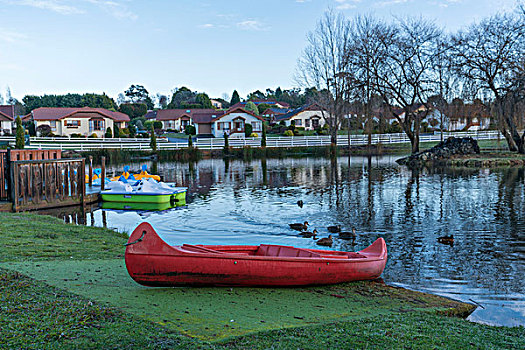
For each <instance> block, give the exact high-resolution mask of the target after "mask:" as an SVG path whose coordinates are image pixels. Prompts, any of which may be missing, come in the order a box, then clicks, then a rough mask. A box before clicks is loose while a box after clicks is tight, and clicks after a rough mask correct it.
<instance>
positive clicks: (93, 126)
mask: <svg viewBox="0 0 525 350" xmlns="http://www.w3.org/2000/svg"><path fill="white" fill-rule="evenodd" d="M104 130H105V127H104V120H103V119H91V120H90V121H89V132H93V131H104Z"/></svg>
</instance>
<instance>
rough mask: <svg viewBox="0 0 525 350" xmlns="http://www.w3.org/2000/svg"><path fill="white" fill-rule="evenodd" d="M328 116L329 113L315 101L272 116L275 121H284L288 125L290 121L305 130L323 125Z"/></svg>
mask: <svg viewBox="0 0 525 350" xmlns="http://www.w3.org/2000/svg"><path fill="white" fill-rule="evenodd" d="M327 118H329V113H328V112H327V111H325V110H323V108H322V107H321V106H319V105H318V104H316V103H311V104H307V105H304V106H302V107H299V108H296V109H294V110H292V111H290V112H288V113H285V114H280V115H276V116H275V117H274V122H275V123H280V122H284V124H285V125H286V126H290V125H291V124H292V122H293V123H294V124H295V126H297V127H303V128H304V129H305V130H315V129H317V128H319V127H323V126H324V125H325V123H326V119H327Z"/></svg>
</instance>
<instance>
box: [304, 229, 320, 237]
mask: <svg viewBox="0 0 525 350" xmlns="http://www.w3.org/2000/svg"><path fill="white" fill-rule="evenodd" d="M301 236H303V237H305V238H310V237H312V238H313V239H316V237H317V230H316V229H314V230H313V231H312V232H308V231H303V232H301Z"/></svg>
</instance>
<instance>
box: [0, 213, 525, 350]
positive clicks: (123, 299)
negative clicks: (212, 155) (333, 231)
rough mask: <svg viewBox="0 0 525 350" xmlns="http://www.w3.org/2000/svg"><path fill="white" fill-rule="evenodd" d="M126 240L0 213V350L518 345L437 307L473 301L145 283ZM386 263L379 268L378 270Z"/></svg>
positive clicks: (353, 290) (517, 331) (504, 331)
mask: <svg viewBox="0 0 525 350" xmlns="http://www.w3.org/2000/svg"><path fill="white" fill-rule="evenodd" d="M125 241H126V238H125V237H123V236H122V235H120V234H117V233H115V232H113V231H110V230H106V229H101V228H92V227H83V226H73V225H67V224H63V223H61V222H60V221H59V220H57V219H54V218H51V217H48V216H37V215H34V214H7V213H0V245H1V246H2V247H3V249H2V250H0V300H1V305H2V307H1V308H0V327H1V329H2V337H0V348H10V349H11V348H12V349H17V348H38V349H44V348H93V347H95V348H117V347H118V348H155V349H162V348H181V349H187V348H206V349H207V348H213V349H218V348H239V349H241V348H243V349H244V348H250V349H252V348H253V349H266V348H282V349H289V348H312V349H313V348H316V349H318V348H331V349H335V348H344V349H346V348H407V347H409V348H419V349H426V348H428V349H435V348H446V349H450V348H457V349H461V348H466V347H472V346H474V347H476V348H487V349H489V348H509V349H511V348H520V347H522V345H523V344H524V342H525V339H524V332H523V328H510V329H509V328H496V327H489V326H484V325H479V324H472V323H470V322H467V321H464V320H462V319H460V318H454V317H447V316H445V315H446V314H451V315H461V314H465V313H469V312H470V311H471V306H470V305H468V304H463V303H459V302H455V301H452V300H449V299H445V298H441V297H437V296H433V295H428V294H424V293H418V292H413V291H407V290H405V289H401V288H394V287H390V286H387V285H384V284H382V283H379V282H357V283H346V284H341V285H335V286H323V287H308V288H278V289H275V288H189V287H187V288H147V287H142V286H140V285H138V284H136V283H135V282H133V281H132V280H131V278H130V277H129V276H128V275H127V272H126V270H125V267H124V261H123V256H122V255H123V252H124V247H123V245H122V244H123V243H125ZM387 268H388V265H387Z"/></svg>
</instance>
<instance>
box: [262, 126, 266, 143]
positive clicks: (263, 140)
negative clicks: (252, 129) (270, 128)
mask: <svg viewBox="0 0 525 350" xmlns="http://www.w3.org/2000/svg"><path fill="white" fill-rule="evenodd" d="M261 147H266V124H265V123H263V124H262V138H261Z"/></svg>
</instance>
